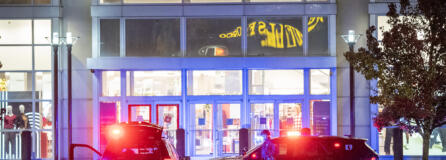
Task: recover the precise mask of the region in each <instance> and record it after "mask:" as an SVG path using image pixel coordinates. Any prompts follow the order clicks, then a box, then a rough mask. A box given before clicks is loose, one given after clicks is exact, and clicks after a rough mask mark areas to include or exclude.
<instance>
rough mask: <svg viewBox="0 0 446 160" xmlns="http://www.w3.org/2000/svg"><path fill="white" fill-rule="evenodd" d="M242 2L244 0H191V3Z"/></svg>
mask: <svg viewBox="0 0 446 160" xmlns="http://www.w3.org/2000/svg"><path fill="white" fill-rule="evenodd" d="M228 2H242V0H190V3H228Z"/></svg>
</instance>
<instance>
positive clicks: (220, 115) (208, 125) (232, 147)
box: [190, 102, 241, 157]
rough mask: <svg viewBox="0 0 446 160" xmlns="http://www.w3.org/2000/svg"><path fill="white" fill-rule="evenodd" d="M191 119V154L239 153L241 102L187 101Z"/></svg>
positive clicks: (218, 154) (216, 154)
mask: <svg viewBox="0 0 446 160" xmlns="http://www.w3.org/2000/svg"><path fill="white" fill-rule="evenodd" d="M190 106H191V107H190V108H191V111H192V112H193V113H191V114H193V118H192V119H191V121H190V122H191V123H193V127H192V128H193V129H191V130H192V132H191V133H192V137H193V138H192V139H191V140H192V148H193V149H192V155H194V156H209V157H217V156H223V155H226V156H228V155H234V154H238V153H239V129H240V126H241V119H240V118H241V114H240V112H241V104H240V103H239V102H237V103H226V102H223V103H220V102H218V103H217V102H212V103H196V104H190Z"/></svg>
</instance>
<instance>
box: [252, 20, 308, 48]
mask: <svg viewBox="0 0 446 160" xmlns="http://www.w3.org/2000/svg"><path fill="white" fill-rule="evenodd" d="M302 26H303V25H302V18H301V17H287V18H284V17H280V18H278V17H255V18H248V26H247V36H248V56H302V55H303V47H302V45H303V31H302Z"/></svg>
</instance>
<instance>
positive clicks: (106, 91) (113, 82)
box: [102, 71, 121, 97]
mask: <svg viewBox="0 0 446 160" xmlns="http://www.w3.org/2000/svg"><path fill="white" fill-rule="evenodd" d="M102 96H115V97H116V96H121V72H119V71H103V72H102Z"/></svg>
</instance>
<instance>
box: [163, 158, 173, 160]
mask: <svg viewBox="0 0 446 160" xmlns="http://www.w3.org/2000/svg"><path fill="white" fill-rule="evenodd" d="M164 160H172V159H171V158H164Z"/></svg>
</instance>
